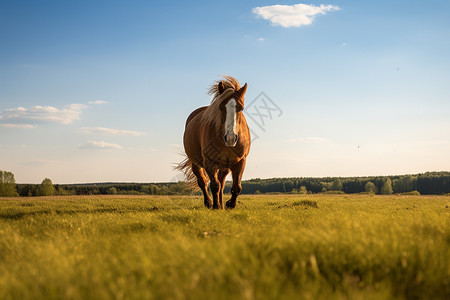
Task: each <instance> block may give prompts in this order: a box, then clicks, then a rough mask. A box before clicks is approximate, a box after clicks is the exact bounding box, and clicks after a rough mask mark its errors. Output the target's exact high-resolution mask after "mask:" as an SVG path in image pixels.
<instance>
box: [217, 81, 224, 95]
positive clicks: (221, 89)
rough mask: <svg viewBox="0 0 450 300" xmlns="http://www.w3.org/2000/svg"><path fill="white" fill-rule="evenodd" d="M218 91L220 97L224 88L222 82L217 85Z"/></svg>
mask: <svg viewBox="0 0 450 300" xmlns="http://www.w3.org/2000/svg"><path fill="white" fill-rule="evenodd" d="M217 87H218V89H219V95H222V93H223V91H225V87H224V86H223V82H222V81H221V82H219V84H218V85H217Z"/></svg>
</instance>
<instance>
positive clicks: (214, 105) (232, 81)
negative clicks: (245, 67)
mask: <svg viewBox="0 0 450 300" xmlns="http://www.w3.org/2000/svg"><path fill="white" fill-rule="evenodd" d="M222 77H223V78H224V79H223V80H216V81H215V82H214V83H213V84H212V85H211V87H210V88H209V90H208V94H209V95H211V96H213V99H212V101H211V104H210V105H209V106H208V108H207V109H206V110H205V111H204V112H203V119H204V120H205V122H206V123H209V124H214V126H218V125H219V124H220V118H219V116H220V110H219V106H220V103H222V100H223V99H226V98H228V97H230V96H231V95H232V94H233V93H234V92H235V91H237V90H239V89H240V88H241V84H240V83H239V81H237V79H236V78H234V77H233V76H229V75H225V76H222ZM220 82H222V84H223V87H224V92H223V93H222V94H219V83H220ZM217 121H219V122H217Z"/></svg>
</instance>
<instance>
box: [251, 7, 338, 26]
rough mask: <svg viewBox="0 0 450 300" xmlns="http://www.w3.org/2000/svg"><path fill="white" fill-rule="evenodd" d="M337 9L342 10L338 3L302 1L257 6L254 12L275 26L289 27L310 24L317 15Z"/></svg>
mask: <svg viewBox="0 0 450 300" xmlns="http://www.w3.org/2000/svg"><path fill="white" fill-rule="evenodd" d="M335 10H340V8H339V7H338V6H336V5H324V4H321V5H320V6H315V5H313V4H310V5H308V4H302V3H300V4H294V5H271V6H261V7H255V8H253V9H252V12H253V13H254V14H255V15H257V16H259V17H261V18H263V19H264V20H269V21H270V22H271V23H272V25H274V26H276V25H279V26H282V27H285V28H288V27H300V26H305V25H310V24H311V23H312V22H313V21H314V18H315V16H316V15H325V14H326V13H327V12H328V11H335Z"/></svg>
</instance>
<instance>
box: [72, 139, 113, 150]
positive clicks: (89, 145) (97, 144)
mask: <svg viewBox="0 0 450 300" xmlns="http://www.w3.org/2000/svg"><path fill="white" fill-rule="evenodd" d="M78 148H79V149H84V150H95V149H104V150H108V149H122V146H120V145H118V144H112V143H106V142H104V141H88V142H86V143H84V144H81V145H79V146H78Z"/></svg>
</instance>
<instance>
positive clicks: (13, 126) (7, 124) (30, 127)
mask: <svg viewBox="0 0 450 300" xmlns="http://www.w3.org/2000/svg"><path fill="white" fill-rule="evenodd" d="M0 127H6V128H21V129H33V128H36V125H31V124H11V123H5V124H1V123H0Z"/></svg>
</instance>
